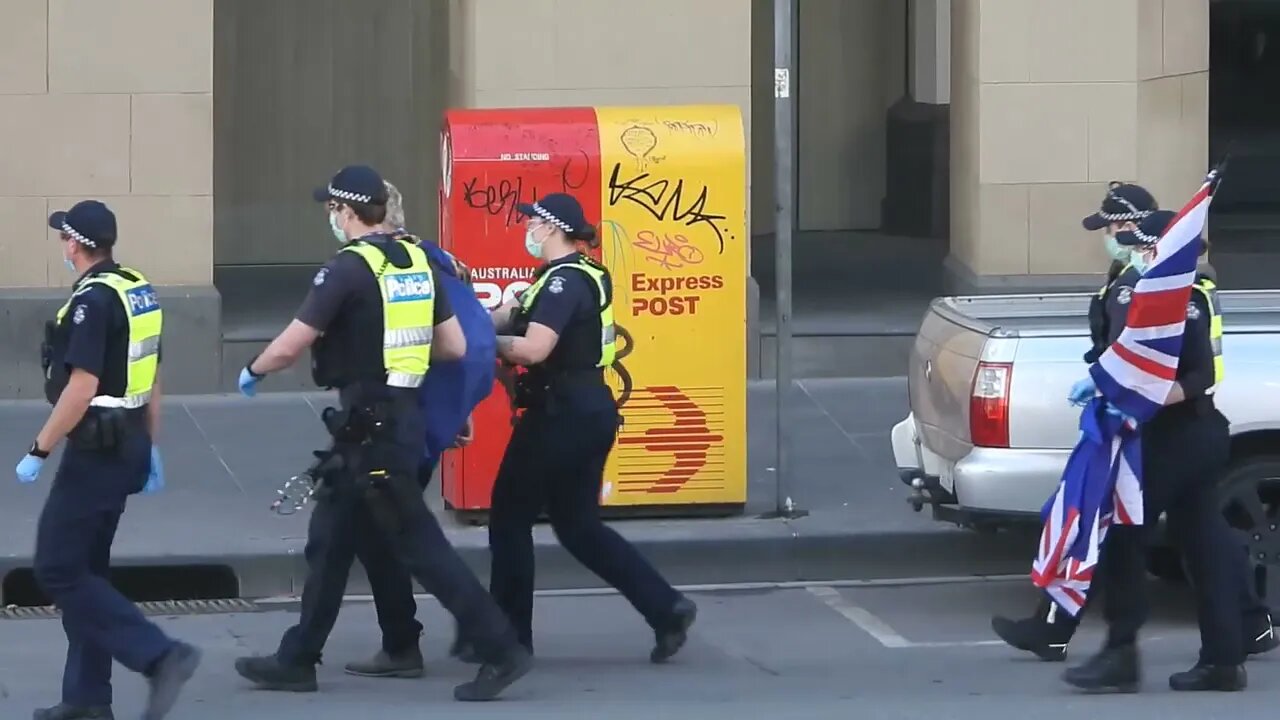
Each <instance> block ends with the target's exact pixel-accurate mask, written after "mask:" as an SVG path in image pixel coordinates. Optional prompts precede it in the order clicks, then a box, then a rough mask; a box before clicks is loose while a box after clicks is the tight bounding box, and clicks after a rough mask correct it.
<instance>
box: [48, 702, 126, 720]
mask: <svg viewBox="0 0 1280 720" xmlns="http://www.w3.org/2000/svg"><path fill="white" fill-rule="evenodd" d="M31 717H32V720H115V717H116V716H115V715H113V714H112V713H111V706H110V705H68V704H67V703H58V704H57V705H54V706H53V707H47V708H40V709H39V710H36V711H35V712H34V713H32V714H31Z"/></svg>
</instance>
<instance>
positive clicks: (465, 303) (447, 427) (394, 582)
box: [345, 182, 496, 678]
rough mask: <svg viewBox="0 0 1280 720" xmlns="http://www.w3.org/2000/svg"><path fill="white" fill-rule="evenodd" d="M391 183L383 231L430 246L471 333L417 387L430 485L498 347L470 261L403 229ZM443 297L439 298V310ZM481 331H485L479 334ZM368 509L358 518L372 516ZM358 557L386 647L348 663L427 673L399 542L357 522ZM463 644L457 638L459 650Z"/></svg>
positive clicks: (484, 386)
mask: <svg viewBox="0 0 1280 720" xmlns="http://www.w3.org/2000/svg"><path fill="white" fill-rule="evenodd" d="M386 188H387V218H386V220H385V221H384V223H383V228H382V229H383V230H385V231H387V232H388V233H390V234H391V235H392V236H393V237H396V238H397V239H402V240H405V241H407V242H411V243H416V244H417V245H418V246H419V247H421V248H422V249H423V250H425V251H426V253H427V259H428V262H429V263H430V264H431V269H432V273H433V275H434V277H435V279H436V280H437V281H438V284H437V290H436V292H437V294H438V295H441V296H448V297H449V304H450V306H452V309H453V311H454V313H455V315H456V317H457V318H458V322H459V324H460V325H461V326H462V330H463V333H464V335H465V336H466V355H465V357H463V358H461V359H458V360H443V361H442V360H433V361H432V363H431V370H430V372H428V373H427V376H426V378H425V379H424V380H423V382H422V386H421V387H420V388H419V391H418V397H419V401H420V405H421V406H422V408H423V411H424V412H425V414H426V416H425V421H426V438H425V442H424V444H423V445H424V452H423V459H422V464H421V465H420V466H419V468H418V484H419V485H420V486H421V487H422V488H423V489H424V490H425V489H426V487H427V485H429V484H430V482H431V478H432V476H433V475H434V473H435V469H436V467H437V465H439V463H440V458H441V456H442V455H443V454H444V451H445V449H446V448H449V447H465V446H466V445H468V444H469V443H470V442H471V440H472V434H473V430H472V424H471V411H472V410H473V409H474V408H475V406H476V405H478V404H479V403H480V402H481V401H483V400H484V399H485V398H486V397H487V396H488V395H489V393H490V391H492V389H493V376H494V363H495V359H496V358H495V356H494V353H495V348H494V332H493V324H492V323H491V322H490V321H489V313H488V311H487V310H485V309H484V307H483V306H482V305H481V304H480V302H479V301H478V300H477V299H476V298H475V293H474V292H472V291H471V290H470V288H468V287H466V283H467V282H468V280H467V270H466V266H465V265H463V264H462V263H461V262H459V261H458V260H457V259H456V258H454V257H453V256H452V255H451V254H449V253H447V252H445V251H444V250H443V249H441V248H440V247H439V246H438V245H436V244H435V243H433V242H431V241H430V240H426V239H420V238H417V237H415V236H413V235H411V234H410V233H409V232H408V231H407V230H406V229H405V218H404V204H403V199H402V197H401V195H400V191H399V190H398V189H396V187H395V186H394V185H392V184H391V183H389V182H388V183H386ZM439 307H440V304H439V303H437V316H439V312H438V309H439ZM477 330H479V331H481V332H479V333H477ZM367 517H368V514H367V513H362V514H361V515H360V516H359V518H367ZM355 536H356V537H355V543H356V546H355V552H356V558H357V559H358V560H359V561H360V564H361V565H363V566H364V570H365V575H366V576H367V577H368V579H369V590H370V592H371V593H372V595H373V604H374V608H375V610H376V611H377V617H378V627H379V628H380V629H381V630H382V647H381V648H380V649H379V650H378V651H377V652H376V653H375V654H374V655H373V657H372V658H369V659H368V660H362V661H356V662H350V663H347V664H346V666H345V670H346V672H347V673H348V674H350V675H359V676H362V677H395V678H412V677H419V676H420V675H422V672H423V660H422V650H421V648H420V646H419V644H418V639H419V637H421V635H422V623H420V622H418V620H417V618H416V617H415V616H416V615H417V611H418V607H417V603H416V602H415V601H414V598H413V581H412V579H411V578H410V577H409V573H408V571H407V570H406V569H405V567H404V565H403V564H402V563H401V562H400V561H399V559H397V558H396V556H395V552H394V550H393V548H392V547H391V546H390V545H389V544H388V543H387V542H386V541H385V540H384V539H383V537H382V535H381V533H378V532H373V531H367V530H365V529H358V530H357V532H356V533H355ZM459 648H460V646H459V645H458V644H457V642H456V640H455V643H454V645H453V652H454V653H455V654H456V653H457V652H458V650H459Z"/></svg>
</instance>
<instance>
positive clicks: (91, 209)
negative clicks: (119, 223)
mask: <svg viewBox="0 0 1280 720" xmlns="http://www.w3.org/2000/svg"><path fill="white" fill-rule="evenodd" d="M49 227H51V228H53V229H54V230H57V231H59V232H61V233H62V234H64V235H66V236H68V237H70V238H71V239H73V240H75V241H76V242H78V243H80V244H81V245H84V246H86V247H90V248H93V249H95V250H106V249H108V248H110V247H111V246H112V245H115V244H116V215H115V213H113V212H111V210H110V209H108V208H107V206H106V205H103V204H102V203H100V202H98V201H97V200H81V201H80V202H78V203H76V204H75V205H72V206H71V209H70V210H59V211H57V212H55V213H53V214H52V215H50V216H49Z"/></svg>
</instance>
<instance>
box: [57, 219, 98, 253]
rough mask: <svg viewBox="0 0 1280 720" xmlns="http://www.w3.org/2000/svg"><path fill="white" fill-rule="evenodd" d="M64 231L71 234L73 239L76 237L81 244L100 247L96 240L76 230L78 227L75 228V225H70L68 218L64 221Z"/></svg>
mask: <svg viewBox="0 0 1280 720" xmlns="http://www.w3.org/2000/svg"><path fill="white" fill-rule="evenodd" d="M62 232H64V233H66V234H67V235H69V236H70V237H71V238H72V239H74V240H75V241H76V242H78V243H80V244H81V245H87V246H89V247H91V248H96V247H98V243H96V242H94V241H92V240H90V239H89V238H87V237H85V236H83V235H81V234H80V233H79V232H77V231H76V229H75V228H73V227H71V226H70V225H68V224H67V221H66V220H63V221H62Z"/></svg>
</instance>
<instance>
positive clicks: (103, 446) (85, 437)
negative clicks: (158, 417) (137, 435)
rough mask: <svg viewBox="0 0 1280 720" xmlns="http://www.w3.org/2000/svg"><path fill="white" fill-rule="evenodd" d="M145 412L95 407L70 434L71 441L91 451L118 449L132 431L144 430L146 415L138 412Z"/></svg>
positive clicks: (77, 447)
mask: <svg viewBox="0 0 1280 720" xmlns="http://www.w3.org/2000/svg"><path fill="white" fill-rule="evenodd" d="M142 412H144V411H142V410H124V409H120V408H92V407H91V408H89V411H88V412H86V413H85V415H84V417H83V418H82V419H81V420H80V422H79V423H77V424H76V426H75V427H74V428H72V429H71V432H70V433H68V434H67V445H68V446H70V447H73V448H75V449H76V450H84V451H87V452H100V453H115V452H118V451H119V450H120V447H121V446H122V445H124V441H125V438H126V437H127V436H128V433H131V432H140V431H141V422H142V418H141V416H140V415H138V413H142ZM131 413H134V414H131Z"/></svg>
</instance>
